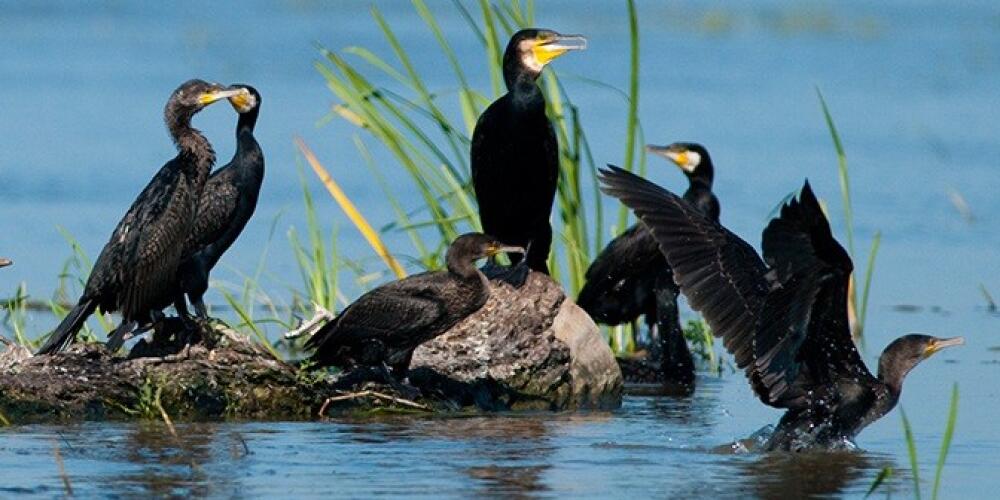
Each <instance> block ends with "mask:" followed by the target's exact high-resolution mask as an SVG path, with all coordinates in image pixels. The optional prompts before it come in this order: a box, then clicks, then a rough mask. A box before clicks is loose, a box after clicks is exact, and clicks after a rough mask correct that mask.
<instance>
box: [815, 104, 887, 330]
mask: <svg viewBox="0 0 1000 500" xmlns="http://www.w3.org/2000/svg"><path fill="white" fill-rule="evenodd" d="M816 95H817V97H819V103H820V106H821V107H822V109H823V118H824V119H825V120H826V126H827V128H828V129H829V130H830V137H831V139H833V147H834V149H835V150H836V153H837V173H838V178H839V180H840V194H841V201H842V203H843V205H844V227H845V229H846V231H847V251H848V253H849V254H850V256H851V259H852V260H854V261H855V262H857V261H858V259H857V254H856V253H855V251H854V209H853V208H852V206H851V182H850V175H849V174H850V170H849V169H848V166H847V153H845V152H844V145H843V143H842V142H841V140H840V134H839V133H838V132H837V126H836V124H835V123H834V122H833V116H832V115H831V114H830V109H829V107H827V105H826V99H824V98H823V93H822V92H820V90H819V88H817V89H816ZM881 241H882V232H881V231H876V232H875V235H874V236H872V244H871V249H870V250H869V251H868V260H867V265H866V266H865V272H864V285H863V287H862V292H861V302H860V304H861V306H860V307H861V309H860V310H858V290H857V284H856V282H857V280H856V279H855V277H854V276H855V275H856V274H857V270H855V271H854V273H852V275H851V284H850V287H849V291H848V294H849V295H848V297H849V299H848V300H849V305H850V308H851V311H853V313H852V315H851V316H852V318H853V319H852V320H851V323H852V324H851V330H852V333H853V334H854V337H855V338H856V339H858V340H859V341H860V342H861V345H862V347H864V330H865V318H866V316H867V314H868V293H869V292H870V291H871V283H872V275H873V274H874V273H875V257H876V256H877V255H878V248H879V244H880V243H881Z"/></svg>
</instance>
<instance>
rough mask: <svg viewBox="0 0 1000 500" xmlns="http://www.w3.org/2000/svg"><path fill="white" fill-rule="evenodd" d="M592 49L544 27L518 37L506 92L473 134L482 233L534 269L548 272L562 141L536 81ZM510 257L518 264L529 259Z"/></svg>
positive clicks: (510, 48)
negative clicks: (571, 55) (569, 56)
mask: <svg viewBox="0 0 1000 500" xmlns="http://www.w3.org/2000/svg"><path fill="white" fill-rule="evenodd" d="M585 47H586V39H584V38H583V37H580V36H564V35H560V34H559V33H556V32H554V31H550V30H540V29H525V30H521V31H518V32H517V33H515V34H514V36H513V37H511V39H510V43H508V44H507V50H506V51H505V52H504V55H503V75H504V81H505V82H506V84H507V93H506V94H504V95H503V97H501V98H499V99H497V100H496V101H494V102H493V104H490V106H489V107H488V108H486V111H484V112H483V114H482V115H480V117H479V121H478V122H477V123H476V128H475V130H474V131H473V133H472V148H471V153H470V154H471V162H472V184H473V187H474V188H475V191H476V200H477V201H478V202H479V220H480V222H481V223H482V227H483V232H484V233H486V234H491V235H493V236H495V237H496V238H498V239H499V240H500V241H504V242H506V243H508V244H511V245H518V246H521V247H525V248H528V255H527V256H525V257H524V258H525V259H526V260H527V263H528V267H530V268H531V269H533V270H535V271H539V272H543V273H546V274H548V272H549V271H548V265H547V262H546V261H547V260H548V257H549V247H551V246H552V226H551V225H550V224H549V217H550V215H551V213H552V202H553V200H554V199H555V194H556V185H557V182H558V180H559V143H558V142H557V141H556V135H555V131H554V130H553V128H552V123H550V122H549V119H548V117H547V116H546V115H545V96H544V95H543V94H542V90H541V89H540V88H538V85H537V84H536V83H535V80H537V79H538V76H539V75H540V74H541V72H542V69H543V68H544V67H545V65H546V64H548V63H549V62H551V61H552V60H553V59H555V58H557V57H559V56H561V55H562V54H564V53H566V52H567V51H570V50H579V49H583V48H585ZM510 257H511V261H512V263H515V264H516V263H517V262H520V260H521V258H522V257H521V256H520V255H512V256H510Z"/></svg>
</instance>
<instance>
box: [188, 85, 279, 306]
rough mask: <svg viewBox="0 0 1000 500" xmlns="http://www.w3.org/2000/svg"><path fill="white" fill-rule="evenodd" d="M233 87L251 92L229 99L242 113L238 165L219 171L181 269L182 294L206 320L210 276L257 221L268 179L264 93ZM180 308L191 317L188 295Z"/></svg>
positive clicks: (208, 186) (235, 160)
mask: <svg viewBox="0 0 1000 500" xmlns="http://www.w3.org/2000/svg"><path fill="white" fill-rule="evenodd" d="M229 88H230V89H244V90H245V91H246V92H243V93H240V94H238V95H235V96H233V97H230V98H229V102H230V104H232V105H233V108H234V109H236V112H237V113H239V121H238V122H237V124H236V153H235V154H234V155H233V159H232V161H230V162H229V163H228V164H227V165H225V166H224V167H221V168H219V169H218V170H216V171H215V172H213V173H212V176H211V177H209V178H208V182H207V183H206V184H205V189H204V190H203V191H202V195H201V201H200V203H199V204H198V216H197V217H196V218H195V222H194V229H193V231H192V232H191V235H190V237H189V240H188V250H187V252H186V254H187V256H186V257H185V259H184V261H183V262H182V263H181V266H180V270H179V276H180V285H181V290H182V293H184V294H187V296H188V298H190V299H191V304H192V305H193V306H194V308H195V311H196V312H197V313H198V316H199V317H201V318H206V317H208V311H207V310H206V308H205V303H204V301H203V300H202V297H203V296H204V295H205V291H206V290H208V275H209V272H211V270H212V268H213V267H215V265H216V264H217V263H218V262H219V259H220V258H222V254H224V253H225V252H226V250H228V249H229V247H230V246H231V245H232V244H233V242H234V241H236V238H237V237H239V235H240V233H241V232H243V228H244V227H246V224H247V222H248V221H249V220H250V217H251V216H253V213H254V210H255V209H256V208H257V196H258V195H259V194H260V185H261V182H263V180H264V153H263V152H262V151H261V149H260V145H259V144H257V140H256V139H255V138H254V136H253V129H254V125H255V124H256V123H257V115H258V113H259V112H260V102H261V99H260V93H259V92H257V89H255V88H253V87H251V86H249V85H242V84H237V85H232V86H230V87H229ZM175 306H176V308H177V312H178V314H181V315H182V316H187V307H186V306H185V304H184V296H183V295H180V296H179V297H178V298H177V300H176V303H175Z"/></svg>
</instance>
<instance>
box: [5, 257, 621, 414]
mask: <svg viewBox="0 0 1000 500" xmlns="http://www.w3.org/2000/svg"><path fill="white" fill-rule="evenodd" d="M491 283H492V287H493V289H492V291H493V294H492V297H491V298H490V300H489V301H488V302H487V304H486V305H485V306H484V307H483V309H482V310H480V311H479V312H477V313H476V314H474V315H472V316H470V317H469V318H466V319H465V320H464V321H463V322H461V323H459V324H458V325H456V326H455V327H454V328H453V329H452V330H451V331H450V332H448V333H446V334H445V335H444V336H442V337H439V338H438V339H435V340H434V341H432V342H431V343H429V344H426V345H424V346H421V347H420V348H419V349H417V352H416V353H415V356H414V361H413V364H412V366H411V371H410V381H411V383H412V384H413V385H414V386H416V387H417V388H418V389H420V397H418V398H412V396H409V397H408V396H407V395H402V394H400V393H399V392H398V391H394V390H393V388H392V386H390V385H389V384H386V383H382V381H380V380H373V377H371V376H370V374H369V373H367V372H366V371H365V370H364V369H359V370H354V371H350V372H347V373H336V374H335V375H331V374H329V373H327V372H326V371H312V372H310V371H305V370H300V369H299V368H298V365H297V364H294V363H287V362H284V361H282V360H280V359H278V358H276V357H275V356H274V355H273V354H272V353H271V352H270V351H269V350H268V349H267V348H265V347H264V346H262V345H261V344H259V343H257V342H254V341H252V340H250V339H249V338H247V337H246V336H245V335H242V334H240V333H237V332H235V331H233V330H231V329H229V328H228V327H226V326H225V325H223V324H221V323H219V322H216V321H207V322H203V323H201V324H200V330H201V331H200V332H198V334H197V335H196V336H195V338H202V339H204V341H205V342H203V343H201V344H197V345H194V346H192V347H189V348H187V349H184V350H181V347H182V346H183V344H182V343H179V342H178V340H179V339H178V333H179V332H180V331H181V330H179V329H181V328H182V326H181V324H180V322H179V321H166V322H164V323H162V328H160V329H159V331H158V332H157V334H156V335H155V336H154V339H153V341H152V342H151V343H147V342H146V341H145V340H140V341H139V342H138V343H137V344H136V345H135V346H134V347H133V348H132V351H131V352H130V354H129V356H128V357H121V356H115V355H113V354H112V353H110V352H109V351H108V350H107V349H106V348H105V347H104V345H102V344H76V345H74V346H72V347H71V348H70V349H68V350H67V351H66V352H63V353H59V354H56V355H53V356H31V355H30V353H29V352H27V350H26V349H24V348H20V347H15V346H10V347H9V349H8V350H7V351H6V352H4V353H2V354H0V414H2V415H4V416H5V417H6V418H7V419H8V420H9V421H11V422H15V423H18V424H23V423H32V422H52V421H79V420H106V419H112V420H126V419H138V418H148V419H160V418H161V416H162V413H163V412H165V413H167V414H168V415H169V416H170V417H171V418H172V419H174V420H195V419H220V418H239V419H271V420H273V419H285V420H287V419H313V418H317V417H326V416H338V415H344V414H352V415H357V414H368V413H371V412H377V413H381V412H386V411H389V412H428V411H434V412H448V411H454V410H458V409H466V408H469V407H476V408H479V409H484V410H520V409H542V410H571V409H576V408H611V407H617V406H619V405H620V404H621V394H622V385H623V384H622V375H621V371H620V370H619V369H618V365H617V364H616V363H615V359H614V357H613V356H612V354H611V350H610V349H609V348H608V346H607V344H606V343H605V342H604V339H603V338H602V337H601V335H600V332H599V330H598V329H597V326H596V325H594V323H593V321H591V320H590V317H589V316H587V314H586V313H585V312H583V310H581V309H580V308H579V307H577V306H576V305H575V304H574V303H573V302H572V301H570V300H568V299H566V297H565V295H564V294H563V292H562V289H561V288H560V287H559V285H557V284H555V283H554V282H552V281H551V280H550V279H549V278H548V277H547V276H544V275H540V274H537V273H531V274H530V275H529V276H528V277H527V279H526V282H525V283H524V285H523V288H521V289H515V288H513V287H512V286H511V285H509V284H507V283H505V282H500V281H494V282H491ZM178 351H180V352H178ZM411 398H412V399H411Z"/></svg>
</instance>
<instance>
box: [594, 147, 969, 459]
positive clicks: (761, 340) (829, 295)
mask: <svg viewBox="0 0 1000 500" xmlns="http://www.w3.org/2000/svg"><path fill="white" fill-rule="evenodd" d="M601 182H602V183H603V184H604V187H603V189H604V190H605V192H607V193H608V194H610V195H612V196H615V197H617V198H619V199H621V200H622V202H623V203H625V204H626V205H628V206H629V207H630V208H632V209H633V210H634V211H635V213H636V215H637V216H638V217H639V218H640V219H641V220H642V221H643V223H645V224H646V227H647V228H649V229H650V232H651V233H652V234H653V237H654V238H656V241H657V243H658V244H659V246H660V250H661V251H662V252H663V254H664V255H665V256H666V258H667V261H668V262H669V263H670V266H671V267H672V268H673V271H674V277H675V279H676V280H677V283H678V284H679V285H680V289H681V291H682V292H683V293H684V295H685V296H686V297H687V298H688V301H689V303H690V304H691V307H693V308H694V309H695V310H697V311H700V312H701V313H702V314H703V315H704V316H705V319H706V320H707V321H708V323H709V325H710V326H711V327H712V330H713V332H714V333H715V335H717V336H720V337H722V339H723V342H724V344H725V346H726V349H727V350H729V352H731V353H732V354H733V355H734V357H735V359H736V364H737V365H738V366H739V367H740V368H743V369H745V370H746V374H747V377H748V378H749V380H750V383H751V386H752V387H753V389H754V392H755V393H756V394H757V396H758V397H759V398H760V399H761V400H762V401H763V402H764V403H766V404H768V405H770V406H774V407H777V408H784V409H787V412H786V413H785V415H784V416H783V417H782V419H781V422H780V423H779V425H778V427H777V429H776V430H775V432H774V434H773V435H772V436H771V438H770V439H769V441H768V443H767V444H766V447H767V448H768V449H785V450H799V449H804V448H815V447H820V448H823V447H830V446H836V445H838V444H841V443H844V442H845V440H852V439H853V438H854V437H855V436H856V435H857V434H858V433H859V432H860V431H861V430H862V429H864V427H865V426H867V425H868V424H870V423H871V422H874V421H875V420H877V419H878V418H880V417H881V416H883V415H885V414H886V413H888V412H889V411H890V410H892V408H893V407H894V406H895V405H896V402H897V401H898V400H899V394H900V391H901V390H902V384H903V378H904V377H905V376H906V374H907V373H908V372H909V371H910V369H912V368H913V367H914V366H916V364H917V363H919V362H920V361H921V360H923V359H925V358H926V357H927V356H929V355H931V354H933V353H934V352H937V351H938V350H940V349H942V348H944V347H948V346H951V345H957V344H960V343H962V339H961V338H960V337H959V338H954V339H939V338H935V337H931V336H927V335H916V334H911V335H906V336H903V337H900V338H898V339H896V340H895V341H893V342H892V343H891V344H889V346H888V347H887V348H886V349H885V350H884V351H883V352H882V355H881V356H880V358H879V370H878V375H877V376H873V375H872V374H871V372H869V371H868V369H867V368H866V367H865V364H864V362H863V361H862V360H861V357H860V355H859V354H858V351H857V349H856V348H855V346H854V342H853V340H852V339H851V334H850V330H849V328H848V319H847V287H848V280H849V279H850V274H851V272H852V269H853V265H852V263H851V259H850V257H849V256H848V255H847V252H845V251H844V249H843V247H841V246H840V244H839V243H837V241H836V240H835V239H834V238H833V234H832V233H831V231H830V225H829V223H828V222H827V220H826V217H825V216H824V214H823V212H822V210H821V209H820V206H819V202H818V201H817V200H816V197H815V195H814V194H813V192H812V189H811V188H810V186H809V183H808V182H807V183H806V184H805V186H804V187H803V188H802V192H801V194H800V195H799V198H798V199H793V200H791V201H789V202H787V203H786V204H785V205H784V206H783V207H782V209H781V214H780V216H779V217H778V218H776V219H774V220H772V221H771V223H770V224H769V225H768V226H767V228H766V229H765V230H764V235H763V245H762V246H763V254H764V259H763V260H761V258H760V257H759V256H758V255H757V253H756V252H755V251H754V250H753V248H752V247H751V246H750V245H748V244H747V243H746V242H745V241H743V240H742V239H740V238H739V237H737V236H736V235H735V234H733V233H731V232H729V231H728V230H727V229H726V228H724V227H723V226H721V225H720V224H718V223H717V222H714V221H712V220H710V219H708V218H707V217H705V216H704V215H702V214H701V213H699V212H698V211H697V210H695V209H694V208H693V207H692V206H691V205H690V204H688V203H687V202H685V201H683V200H682V199H681V198H680V197H678V196H676V195H674V194H673V193H670V192H669V191H667V190H665V189H663V188H660V187H659V186H656V185H655V184H652V183H650V182H648V181H646V180H644V179H642V178H640V177H637V176H635V175H632V174H630V173H628V172H626V171H624V170H622V169H619V168H617V167H610V168H609V169H608V170H603V171H602V176H601ZM765 262H766V264H765Z"/></svg>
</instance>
